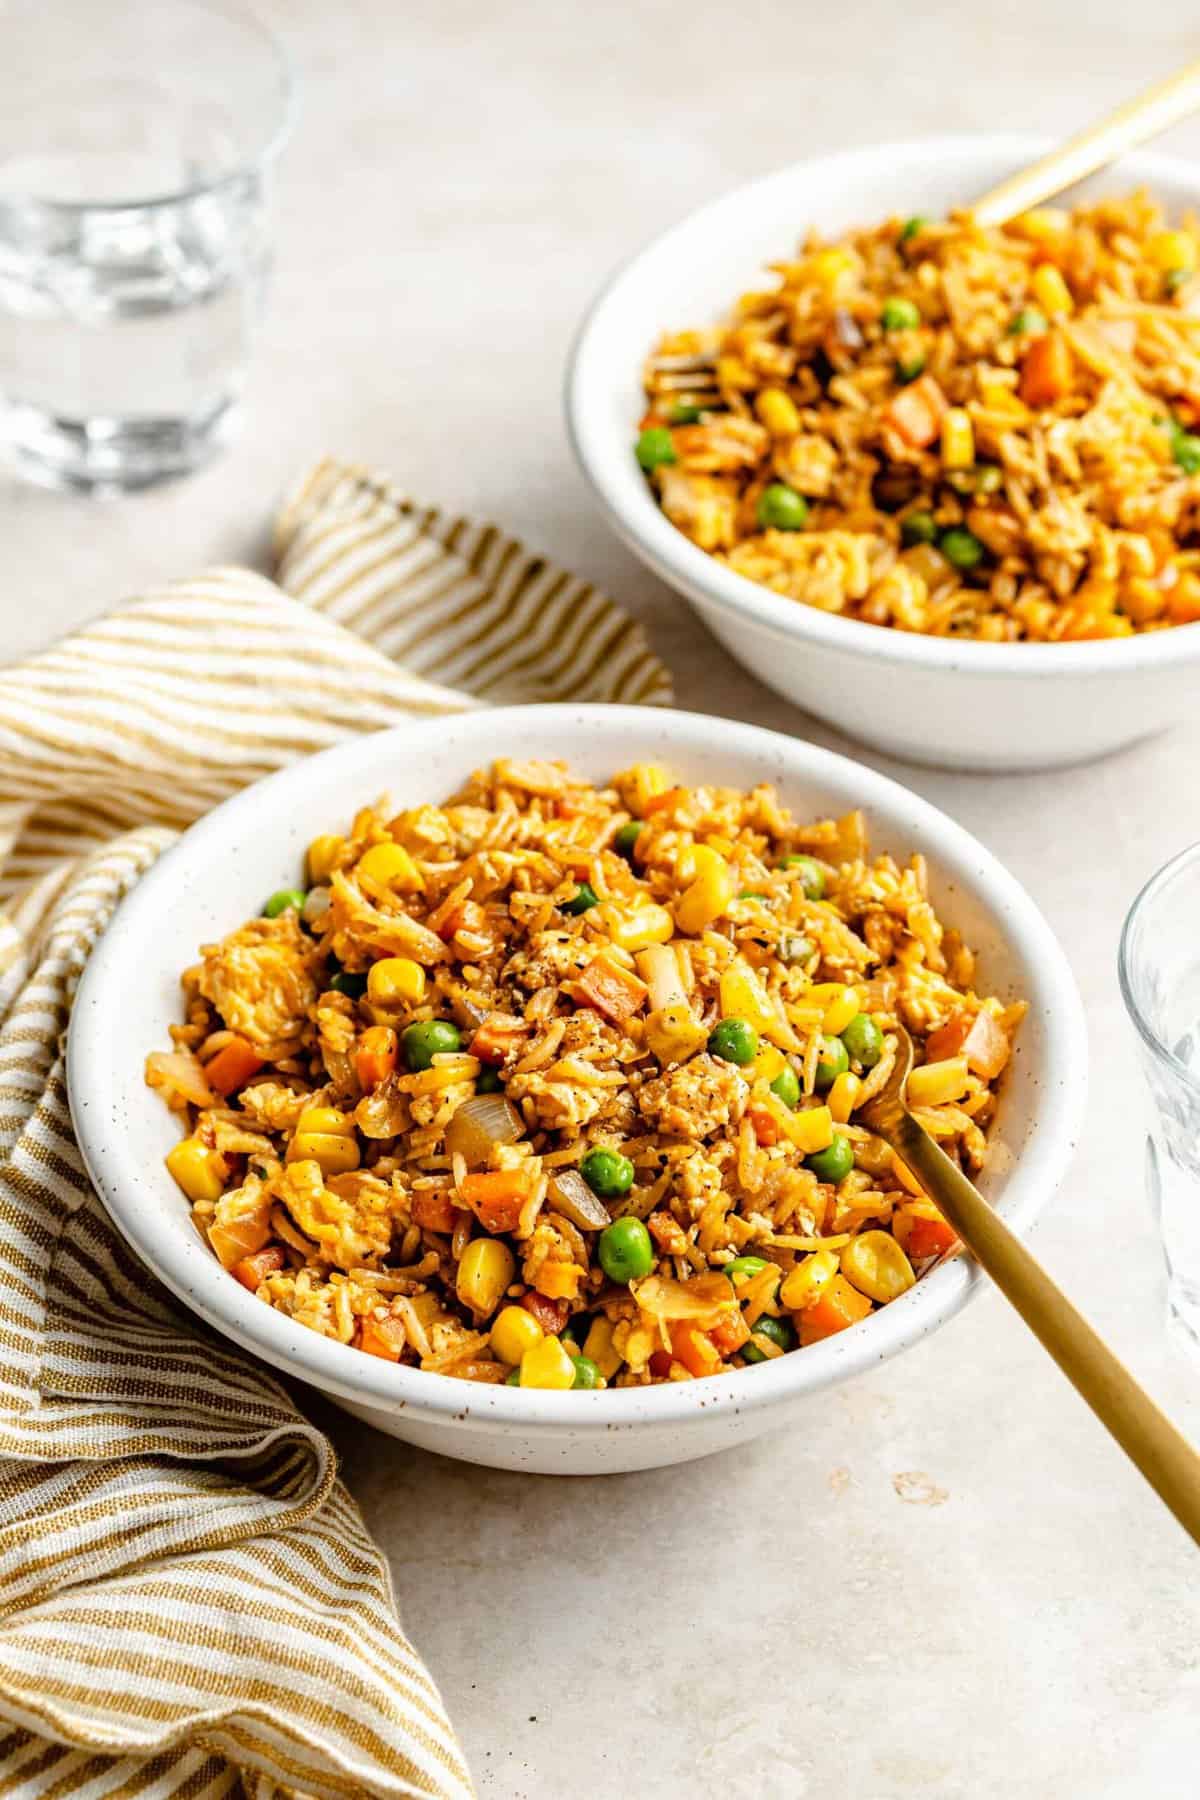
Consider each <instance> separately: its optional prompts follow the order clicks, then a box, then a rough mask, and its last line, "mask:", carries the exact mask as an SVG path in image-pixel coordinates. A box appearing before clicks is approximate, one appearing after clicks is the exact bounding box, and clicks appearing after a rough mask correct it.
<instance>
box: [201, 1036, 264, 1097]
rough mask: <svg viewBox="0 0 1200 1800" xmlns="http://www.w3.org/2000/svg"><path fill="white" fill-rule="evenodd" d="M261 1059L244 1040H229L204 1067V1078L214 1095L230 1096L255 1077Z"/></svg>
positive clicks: (260, 1065)
mask: <svg viewBox="0 0 1200 1800" xmlns="http://www.w3.org/2000/svg"><path fill="white" fill-rule="evenodd" d="M262 1066H263V1059H262V1057H261V1056H260V1055H259V1054H258V1051H257V1050H255V1049H254V1047H253V1046H252V1045H251V1044H248V1043H247V1042H246V1040H245V1038H240V1037H235V1038H231V1039H230V1041H229V1043H227V1044H225V1045H223V1046H222V1048H221V1049H220V1050H218V1051H217V1054H216V1055H215V1056H214V1057H212V1058H211V1059H210V1060H209V1061H208V1062H206V1063H205V1065H204V1078H205V1080H206V1081H207V1082H208V1085H209V1087H210V1088H212V1089H213V1091H214V1093H218V1094H223V1095H224V1094H232V1093H236V1091H237V1089H238V1088H240V1087H244V1086H245V1084H246V1082H248V1081H249V1079H250V1077H251V1076H252V1075H257V1074H258V1071H259V1070H260V1069H261V1068H262Z"/></svg>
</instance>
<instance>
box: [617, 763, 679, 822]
mask: <svg viewBox="0 0 1200 1800" xmlns="http://www.w3.org/2000/svg"><path fill="white" fill-rule="evenodd" d="M624 785H625V786H626V788H627V792H626V794H625V802H626V805H627V806H628V807H629V810H630V812H631V813H633V815H634V816H635V818H639V819H640V818H641V817H642V814H643V813H644V812H645V810H646V803H647V801H649V800H653V799H654V797H655V795H656V794H665V793H666V791H667V789H668V788H669V787H670V785H671V783H670V778H669V777H668V775H667V771H666V770H665V769H663V768H660V767H659V765H658V763H636V764H635V765H634V767H633V768H632V769H630V771H629V774H628V777H627V779H626V783H625V784H624Z"/></svg>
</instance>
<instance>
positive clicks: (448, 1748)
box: [0, 463, 670, 1800]
mask: <svg viewBox="0 0 1200 1800" xmlns="http://www.w3.org/2000/svg"><path fill="white" fill-rule="evenodd" d="M275 554H276V562H277V568H276V576H277V581H276V582H270V581H267V580H266V579H264V578H263V577H261V576H258V575H254V574H251V573H249V572H247V571H246V570H242V569H224V570H217V571H216V572H214V573H212V574H209V575H206V576H203V577H201V578H200V579H198V580H195V581H189V582H183V583H180V584H178V585H176V586H173V587H169V588H167V589H165V590H164V591H162V592H159V593H154V594H151V595H149V596H147V597H145V598H142V599H139V600H136V601H134V602H133V603H131V604H129V605H126V606H124V607H122V608H121V609H120V610H119V611H118V612H116V613H113V614H111V615H110V616H109V617H107V618H104V619H101V620H99V621H98V622H97V623H95V624H93V625H90V626H88V627H87V628H86V629H85V630H83V631H81V632H80V633H78V634H77V635H76V636H74V637H72V638H69V639H68V640H66V641H65V642H63V643H61V644H59V645H57V646H56V647H55V648H54V649H52V650H49V651H47V652H46V653H44V654H43V655H41V656H38V657H35V658H34V659H33V660H32V661H30V662H27V663H25V664H23V665H21V666H20V667H17V668H12V669H8V670H3V671H0V905H3V906H4V907H5V909H6V910H5V911H4V913H3V914H0V1090H2V1091H0V1793H3V1794H7V1795H34V1794H36V1795H54V1796H55V1797H56V1800H57V1797H59V1796H66V1795H79V1796H84V1795H86V1796H87V1797H88V1800H101V1797H102V1796H112V1795H137V1796H142V1797H146V1800H152V1797H157V1796H163V1795H175V1796H181V1797H182V1796H188V1797H189V1800H190V1797H196V1800H201V1797H203V1800H208V1797H210V1796H217V1795H225V1794H241V1793H245V1794H248V1795H252V1796H254V1800H273V1797H274V1796H279V1795H293V1794H295V1795H319V1796H326V1795H328V1796H345V1795H387V1796H393V1795H406V1796H407V1795H429V1796H435V1797H437V1800H443V1797H444V1800H461V1797H462V1796H465V1795H468V1794H469V1793H470V1792H471V1784H470V1776H469V1774H468V1772H467V1769H466V1765H465V1763H464V1761H463V1758H462V1754H461V1751H460V1750H459V1748H458V1745H457V1743H456V1741H455V1738H454V1734H453V1731H452V1729H451V1726H450V1723H449V1721H448V1719H447V1717H446V1714H445V1711H444V1709H443V1706H442V1702H441V1699H440V1697H439V1695H438V1692H437V1689H436V1687H435V1686H434V1684H433V1682H432V1680H431V1679H430V1676H429V1674H428V1673H427V1671H426V1670H425V1668H424V1666H423V1664H422V1662H421V1660H420V1658H419V1656H418V1655H417V1653H416V1651H415V1650H414V1649H413V1647H412V1645H411V1644H410V1643H409V1641H408V1639H407V1638H406V1637H405V1636H404V1633H403V1631H402V1630H401V1627H400V1623H399V1620H398V1618H397V1615H396V1610H395V1605H394V1602H393V1597H392V1592H391V1587H390V1583H389V1579H388V1572H387V1568H386V1565H385V1563H384V1561H383V1558H382V1556H381V1555H380V1553H379V1551H378V1550H377V1549H376V1547H375V1545H374V1544H373V1543H372V1541H371V1539H370V1537H369V1536H368V1534H367V1531H366V1528H365V1526H364V1524H363V1521H362V1519H361V1518H360V1516H359V1513H358V1511H357V1508H356V1507H355V1505H354V1503H353V1502H352V1500H351V1499H350V1497H349V1495H348V1494H347V1493H346V1491H345V1489H344V1488H343V1487H342V1486H341V1485H340V1483H339V1482H338V1480H337V1476H336V1470H335V1467H334V1457H333V1450H332V1447H331V1446H330V1444H329V1443H328V1442H327V1440H326V1439H325V1438H324V1437H323V1436H322V1435H321V1433H320V1432H318V1431H317V1430H315V1429H314V1428H313V1427H312V1426H311V1425H309V1424H308V1423H307V1422H306V1421H305V1420H304V1419H303V1418H302V1417H301V1416H300V1414H299V1413H298V1412H297V1411H296V1408H295V1407H294V1405H293V1404H292V1402H291V1400H290V1399H289V1397H288V1395H287V1394H286V1393H285V1392H284V1390H283V1389H282V1387H281V1386H280V1385H279V1384H278V1383H277V1382H276V1381H274V1380H273V1379H272V1378H271V1376H270V1375H269V1374H268V1373H267V1372H266V1370H265V1369H263V1368H261V1367H259V1366H257V1365H256V1364H253V1363H251V1362H248V1361H247V1360H246V1359H245V1358H244V1357H243V1356H242V1355H241V1354H240V1353H238V1352H237V1351H235V1350H234V1349H232V1348H231V1347H230V1346H228V1345H226V1344H225V1343H223V1342H222V1341H220V1340H216V1339H214V1338H213V1337H212V1336H211V1335H210V1334H209V1332H208V1331H207V1330H206V1328H205V1327H204V1326H203V1325H201V1324H200V1322H199V1321H198V1320H196V1319H194V1318H192V1317H191V1316H190V1315H188V1314H186V1313H183V1312H181V1311H180V1309H179V1308H178V1307H177V1305H176V1303H175V1302H174V1300H173V1299H172V1298H171V1297H170V1296H169V1295H168V1294H167V1292H166V1291H165V1290H164V1289H163V1288H162V1287H160V1286H159V1284H158V1283H157V1282H156V1281H155V1280H154V1279H153V1278H152V1277H151V1276H150V1275H149V1274H148V1273H147V1272H146V1271H145V1270H144V1269H143V1268H142V1267H141V1266H140V1264H139V1263H138V1262H137V1261H136V1260H135V1258H134V1257H133V1256H132V1255H131V1253H130V1252H129V1251H128V1250H127V1249H126V1248H125V1246H124V1244H123V1243H122V1242H121V1240H120V1239H119V1238H118V1236H117V1235H116V1233H115V1232H114V1231H113V1229H112V1227H111V1225H110V1224H109V1222H108V1220H107V1217H106V1215H105V1214H104V1212H103V1210H102V1209H101V1207H100V1204H99V1202H98V1200H97V1199H96V1196H95V1194H94V1193H93V1192H92V1190H91V1188H90V1185H89V1183H88V1181H87V1177H86V1175H85V1172H84V1168H83V1164H82V1162H81V1159H80V1156H79V1152H78V1150H77V1149H76V1146H75V1143H74V1139H73V1137H72V1133H71V1124H70V1118H69V1114H68V1111H67V1097H66V1092H65V1088H64V1081H63V1063H62V1039H63V1033H64V1028H65V1026H66V1023H67V1018H68V1014H69V1011H70V1003H71V996H72V994H73V992H74V988H75V984H76V982H77V981H78V978H79V974H80V971H81V969H82V967H83V965H84V963H85V962H86V960H87V956H88V953H89V951H90V949H91V947H92V945H93V944H94V943H95V941H96V938H97V937H98V935H99V933H100V932H101V931H102V929H103V927H104V925H105V923H106V921H107V920H108V918H109V916H110V914H111V913H112V910H113V908H114V907H115V906H116V904H117V902H118V901H119V900H120V898H121V896H122V895H123V894H124V893H125V892H126V890H127V889H128V888H129V887H130V886H131V884H132V883H133V882H134V881H136V880H137V878H138V876H139V875H140V874H142V872H143V871H144V870H145V869H146V868H147V867H148V866H149V865H150V863H151V862H152V861H153V860H154V858H155V857H156V856H157V855H158V854H159V852H160V851H161V850H162V849H163V848H164V847H165V846H166V845H167V844H169V843H170V842H171V840H172V838H173V836H174V835H175V833H176V832H178V831H179V830H180V829H181V828H182V827H184V826H186V825H187V824H189V823H190V822H191V820H193V819H195V818H196V817H198V816H199V815H200V814H201V813H203V812H204V811H206V810H207V809H208V808H209V807H211V806H213V805H215V804H216V803H217V802H218V801H220V800H223V799H224V798H225V797H226V796H227V795H229V794H232V793H233V792H235V790H237V789H238V788H240V787H242V786H244V785H245V784H246V783H247V782H250V781H253V780H255V779H256V778H257V777H258V776H260V775H265V774H267V773H268V772H270V771H271V770H273V769H277V768H279V767H281V766H282V765H283V764H285V763H288V762H291V761H293V760H294V759H295V758H297V757H300V756H304V755H307V754H308V753H309V752H311V751H314V750H320V749H323V748H324V747H325V746H327V745H329V744H332V743H335V742H337V741H338V740H339V739H341V738H344V737H347V736H349V735H350V734H352V733H356V732H361V731H369V730H374V729H377V728H380V727H383V726H386V725H389V724H392V723H394V722H396V721H397V720H399V719H402V718H406V717H411V716H412V715H414V714H430V715H437V714H441V713H445V712H449V711H454V710H457V709H460V708H462V707H464V706H469V705H473V704H478V703H479V702H481V701H496V702H499V701H506V702H510V701H517V700H524V701H529V700H549V699H563V698H571V699H580V700H583V699H588V700H624V701H647V702H658V703H667V702H668V701H669V700H670V686H669V681H668V678H667V675H666V673H665V671H664V670H663V668H662V666H661V664H659V663H658V662H657V660H656V659H655V658H654V656H653V655H652V654H651V652H650V650H649V648H648V646H647V644H646V642H645V639H644V637H643V635H642V633H641V630H640V628H639V627H638V626H637V625H635V624H634V623H633V621H632V620H630V619H629V618H628V617H627V616H626V615H625V614H624V613H622V612H621V611H620V610H619V608H617V607H616V606H615V605H614V604H613V603H612V601H611V600H609V599H607V598H606V597H605V596H604V595H603V594H599V593H597V592H596V590H595V589H594V588H591V587H590V586H588V584H587V583H585V582H583V581H580V580H579V579H578V578H576V577H574V576H571V575H568V574H566V573H564V572H563V571H562V570H560V569H557V568H555V567H553V566H552V565H551V564H549V563H547V562H545V561H544V560H542V559H541V558H538V557H534V556H531V555H530V554H529V553H528V552H527V551H526V550H524V549H523V548H522V546H521V545H520V544H518V543H516V542H515V541H514V540H513V539H511V538H507V537H505V536H504V535H503V534H502V533H500V532H498V531H496V530H495V529H494V528H492V527H480V526H477V525H472V524H470V523H469V522H467V521H466V520H463V519H452V518H448V517H446V516H445V515H443V514H441V513H439V512H437V511H434V510H431V509H426V508H422V507H418V506H415V505H414V504H413V503H411V502H410V501H408V500H407V499H405V498H404V497H403V496H402V495H400V494H398V493H396V492H395V491H393V490H392V489H391V488H390V487H389V486H388V485H387V484H386V483H385V482H383V481H380V480H378V479H377V478H375V477H373V476H371V475H369V474H367V473H366V472H364V471H362V470H359V469H354V468H347V467H343V466H340V465H338V464H334V463H324V464H321V465H320V466H319V467H318V468H317V469H315V470H314V471H313V472H312V473H311V474H310V475H309V476H308V477H307V479H306V480H305V481H304V482H303V483H302V484H301V486H300V488H299V489H298V491H297V492H296V494H295V495H294V496H293V498H292V499H291V500H290V502H289V503H288V505H287V507H286V508H285V510H284V512H283V514H282V516H281V518H280V521H279V525H278V529H277V534H276V544H275ZM392 659H395V660H392Z"/></svg>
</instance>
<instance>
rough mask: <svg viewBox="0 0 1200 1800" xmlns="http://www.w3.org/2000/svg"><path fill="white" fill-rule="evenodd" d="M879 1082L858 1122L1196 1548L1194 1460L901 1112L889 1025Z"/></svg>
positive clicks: (903, 1063)
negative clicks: (884, 1072)
mask: <svg viewBox="0 0 1200 1800" xmlns="http://www.w3.org/2000/svg"><path fill="white" fill-rule="evenodd" d="M894 1029H895V1034H896V1037H897V1039H898V1046H897V1053H896V1063H895V1067H894V1068H893V1070H892V1072H891V1075H890V1077H889V1079H888V1081H887V1084H886V1085H885V1087H884V1088H883V1090H882V1091H881V1092H880V1093H879V1094H878V1095H876V1097H875V1098H874V1099H873V1100H872V1101H871V1102H870V1104H869V1105H868V1106H865V1107H864V1108H863V1109H862V1111H861V1112H860V1113H859V1114H858V1115H857V1117H858V1121H859V1122H861V1123H862V1124H864V1125H865V1126H866V1127H867V1129H868V1130H869V1131H873V1132H875V1134H876V1135H877V1136H878V1137H881V1138H882V1139H883V1141H884V1142H885V1143H886V1144H888V1145H889V1146H890V1147H891V1148H892V1149H893V1150H894V1151H895V1152H896V1155H897V1156H899V1157H900V1158H901V1160H902V1161H903V1162H904V1163H905V1165H906V1166H907V1167H908V1168H909V1169H911V1170H912V1172H913V1174H914V1175H915V1176H916V1178H917V1180H918V1181H919V1182H920V1183H921V1186H922V1187H923V1188H924V1189H925V1192H926V1193H927V1194H928V1195H929V1198H930V1199H931V1200H932V1201H933V1202H934V1204H935V1205H936V1206H937V1207H938V1209H939V1211H940V1212H941V1213H942V1214H943V1216H944V1217H945V1218H946V1220H947V1221H948V1223H949V1224H951V1225H952V1226H953V1227H954V1229H955V1231H957V1233H958V1235H959V1237H960V1238H961V1239H962V1241H963V1243H964V1244H965V1245H966V1246H967V1248H968V1249H969V1250H970V1251H971V1252H972V1254H973V1255H974V1257H975V1260H976V1261H977V1262H978V1263H979V1264H980V1265H981V1267H982V1268H984V1269H986V1270H987V1272H988V1274H989V1275H990V1276H991V1278H992V1280H993V1281H994V1282H995V1283H996V1286H997V1287H998V1288H999V1289H1000V1291H1001V1293H1002V1294H1003V1295H1004V1296H1005V1298H1006V1299H1007V1300H1009V1301H1010V1302H1011V1303H1012V1305H1013V1306H1014V1307H1015V1308H1016V1309H1017V1311H1018V1312H1019V1313H1020V1315H1021V1317H1022V1318H1023V1319H1024V1321H1025V1323H1026V1324H1027V1325H1028V1326H1029V1328H1030V1330H1031V1331H1032V1332H1033V1333H1034V1335H1035V1337H1037V1338H1038V1339H1039V1340H1040V1341H1041V1344H1042V1346H1043V1348H1044V1349H1046V1350H1048V1351H1049V1352H1050V1354H1051V1356H1052V1357H1053V1358H1054V1360H1055V1362H1056V1363H1057V1364H1058V1366H1059V1368H1060V1369H1061V1370H1062V1372H1063V1374H1064V1375H1065V1376H1066V1377H1067V1380H1068V1381H1070V1382H1071V1383H1072V1384H1073V1386H1074V1387H1075V1389H1076V1391H1077V1392H1078V1393H1079V1394H1081V1395H1082V1396H1083V1398H1084V1400H1086V1401H1087V1404H1088V1405H1089V1406H1090V1407H1091V1409H1092V1411H1093V1412H1094V1413H1095V1415H1096V1417H1097V1418H1098V1419H1099V1420H1100V1422H1101V1424H1102V1425H1104V1426H1106V1427H1107V1429H1108V1430H1109V1431H1110V1432H1111V1434H1112V1436H1113V1437H1114V1438H1115V1439H1116V1440H1117V1442H1118V1444H1120V1446H1121V1448H1122V1449H1123V1450H1124V1451H1125V1454H1126V1455H1127V1456H1128V1457H1129V1458H1130V1459H1131V1460H1132V1461H1133V1462H1134V1463H1135V1464H1136V1465H1137V1467H1138V1468H1139V1469H1140V1470H1141V1472H1142V1474H1143V1475H1144V1476H1145V1478H1146V1480H1147V1481H1148V1482H1149V1483H1150V1485H1151V1487H1152V1488H1154V1490H1155V1492H1156V1493H1157V1494H1158V1496H1159V1498H1160V1499H1161V1500H1163V1501H1164V1502H1165V1503H1166V1505H1167V1506H1168V1507H1169V1508H1170V1509H1171V1511H1172V1512H1173V1513H1174V1515H1175V1517H1176V1518H1177V1519H1178V1520H1179V1523H1180V1524H1181V1525H1182V1526H1183V1528H1184V1530H1185V1531H1186V1532H1188V1534H1189V1535H1190V1536H1191V1538H1192V1539H1193V1541H1194V1542H1196V1543H1197V1544H1200V1455H1198V1454H1197V1452H1196V1451H1195V1450H1194V1449H1193V1448H1192V1446H1191V1444H1189V1443H1188V1441H1187V1439H1186V1438H1185V1437H1184V1436H1183V1435H1182V1433H1181V1432H1179V1431H1178V1430H1177V1429H1176V1427H1175V1426H1174V1425H1172V1423H1171V1421H1170V1420H1169V1419H1168V1418H1167V1417H1166V1415H1165V1414H1164V1413H1162V1412H1160V1411H1159V1409H1158V1407H1157V1406H1156V1405H1155V1404H1154V1402H1153V1400H1151V1398H1150V1396H1149V1394H1147V1393H1146V1392H1145V1390H1144V1389H1143V1388H1142V1387H1140V1386H1139V1384H1138V1383H1137V1382H1136V1381H1135V1380H1134V1378H1133V1376H1132V1375H1131V1374H1130V1373H1129V1370H1128V1369H1127V1368H1126V1367H1125V1365H1124V1363H1122V1362H1121V1361H1120V1360H1119V1358H1117V1357H1116V1356H1114V1355H1113V1353H1112V1351H1111V1350H1110V1349H1109V1348H1108V1346H1107V1344H1105V1343H1104V1342H1103V1341H1102V1339H1100V1338H1099V1337H1098V1336H1097V1335H1096V1333H1095V1332H1094V1331H1093V1330H1092V1327H1091V1326H1090V1325H1089V1324H1088V1322H1087V1320H1086V1319H1084V1318H1083V1317H1082V1316H1081V1315H1080V1314H1079V1313H1078V1312H1076V1310H1075V1308H1074V1307H1073V1306H1072V1305H1071V1302H1070V1301H1069V1300H1068V1299H1067V1297H1066V1295H1065V1294H1064V1293H1062V1291H1061V1290H1060V1289H1059V1288H1058V1287H1057V1286H1056V1285H1055V1283H1054V1282H1053V1281H1051V1279H1050V1277H1049V1275H1047V1273H1046V1271H1045V1270H1044V1269H1043V1268H1042V1266H1041V1264H1040V1263H1039V1262H1038V1261H1037V1259H1036V1257H1034V1256H1033V1255H1031V1253H1030V1252H1029V1251H1028V1250H1027V1249H1026V1248H1025V1246H1024V1244H1023V1243H1022V1242H1021V1240H1020V1239H1019V1238H1018V1237H1016V1236H1014V1234H1013V1233H1012V1232H1011V1231H1010V1230H1009V1228H1008V1226H1007V1225H1006V1224H1005V1223H1004V1221H1003V1219H1002V1218H1001V1217H1000V1215H999V1214H998V1213H996V1212H995V1211H993V1209H992V1208H991V1207H990V1206H989V1205H988V1203H987V1201H986V1200H985V1199H984V1197H983V1195H982V1194H981V1193H980V1192H979V1190H978V1188H976V1187H974V1186H973V1185H972V1184H971V1182H969V1181H968V1180H967V1178H966V1176H965V1175H964V1174H963V1172H962V1170H961V1169H960V1168H959V1167H958V1165H957V1163H954V1162H952V1161H951V1160H950V1158H949V1157H948V1156H947V1155H946V1152H945V1151H944V1150H943V1149H942V1148H941V1146H940V1145H939V1144H938V1143H936V1142H935V1140H934V1139H933V1138H932V1137H930V1135H929V1133H928V1132H927V1131H926V1130H925V1129H924V1127H923V1126H921V1125H918V1123H917V1121H916V1120H915V1119H914V1118H913V1116H912V1114H911V1113H910V1112H909V1110H908V1107H907V1105H906V1103H905V1098H904V1092H905V1086H906V1083H907V1081H908V1076H909V1071H910V1070H911V1068H912V1062H913V1046H912V1039H911V1038H910V1037H909V1035H908V1033H907V1031H905V1029H904V1027H903V1026H898V1027H895V1028H894Z"/></svg>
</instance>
